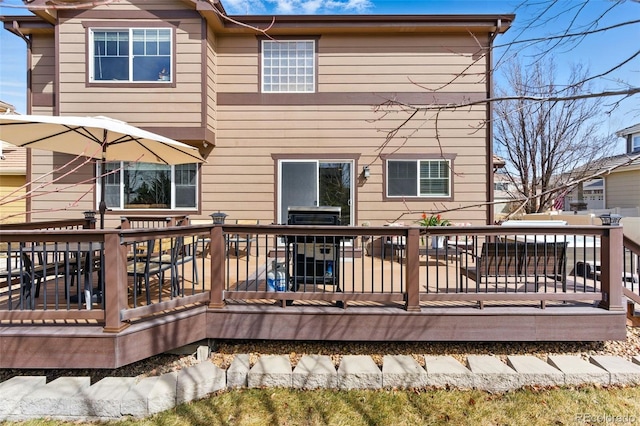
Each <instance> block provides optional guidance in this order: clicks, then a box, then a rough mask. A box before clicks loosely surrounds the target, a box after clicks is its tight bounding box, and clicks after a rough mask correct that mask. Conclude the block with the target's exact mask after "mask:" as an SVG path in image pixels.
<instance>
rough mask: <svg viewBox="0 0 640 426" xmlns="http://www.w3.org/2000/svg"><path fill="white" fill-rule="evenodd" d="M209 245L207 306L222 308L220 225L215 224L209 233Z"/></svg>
mask: <svg viewBox="0 0 640 426" xmlns="http://www.w3.org/2000/svg"><path fill="white" fill-rule="evenodd" d="M209 238H211V245H210V249H209V252H210V253H211V298H210V300H209V307H210V308H213V309H220V308H224V306H225V304H224V297H223V295H224V284H225V283H224V280H225V277H224V262H225V253H226V250H225V241H224V233H223V232H222V225H215V226H213V227H212V228H211V233H210V234H209Z"/></svg>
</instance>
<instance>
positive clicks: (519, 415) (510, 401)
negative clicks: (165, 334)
mask: <svg viewBox="0 0 640 426" xmlns="http://www.w3.org/2000/svg"><path fill="white" fill-rule="evenodd" d="M23 424H25V425H42V426H44V425H62V424H65V423H62V422H54V421H44V420H38V421H28V422H25V423H23ZM68 424H71V423H68ZM72 424H76V425H77V424H79V423H78V422H74V423H72ZM108 424H109V425H172V426H173V425H348V426H352V425H444V424H449V425H527V426H532V425H545V426H546V425H575V424H577V425H592V424H630V425H632V424H640V387H633V388H596V387H581V388H571V389H570V388H554V389H521V390H517V391H512V392H507V393H501V394H490V393H487V392H483V391H477V390H472V391H458V390H427V391H425V390H421V391H417V390H416V391H392V390H379V391H364V390H363V391H359V390H358V391H331V390H318V391H296V390H290V389H240V390H234V391H228V392H222V393H219V394H216V395H212V396H211V397H209V398H207V399H203V400H200V401H194V402H192V403H189V404H183V405H180V406H178V407H176V408H175V409H173V410H169V411H166V412H162V413H159V414H157V415H155V416H151V417H149V418H146V419H126V420H122V421H118V422H109V423H108Z"/></svg>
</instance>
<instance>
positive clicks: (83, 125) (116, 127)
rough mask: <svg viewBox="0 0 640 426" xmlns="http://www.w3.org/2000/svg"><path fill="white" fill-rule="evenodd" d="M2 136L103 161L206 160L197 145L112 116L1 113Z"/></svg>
mask: <svg viewBox="0 0 640 426" xmlns="http://www.w3.org/2000/svg"><path fill="white" fill-rule="evenodd" d="M0 140H4V141H6V142H9V143H10V144H13V145H17V146H23V147H25V148H36V149H42V150H47V151H53V152H62V153H66V154H73V155H85V156H87V157H91V158H97V159H100V160H101V161H102V163H104V162H106V161H132V162H141V163H155V164H166V165H173V164H186V163H203V162H204V161H205V160H204V159H203V158H202V156H201V155H200V152H199V151H198V150H197V148H195V147H192V146H190V145H186V144H183V143H181V142H178V141H175V140H173V139H170V138H167V137H164V136H161V135H158V134H155V133H152V132H148V131H146V130H142V129H140V128H138V127H135V126H131V125H129V124H127V123H125V122H123V121H119V120H114V119H112V118H108V117H79V116H45V115H15V114H6V115H0ZM103 169H104V168H103ZM102 183H104V174H103V175H102ZM103 188H104V185H102V190H101V191H100V194H101V196H100V207H99V210H100V227H101V228H103V227H104V213H105V211H106V203H105V201H104V189H103Z"/></svg>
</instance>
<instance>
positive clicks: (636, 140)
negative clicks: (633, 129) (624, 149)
mask: <svg viewBox="0 0 640 426" xmlns="http://www.w3.org/2000/svg"><path fill="white" fill-rule="evenodd" d="M637 151H640V134H635V135H633V136H632V137H631V152H637Z"/></svg>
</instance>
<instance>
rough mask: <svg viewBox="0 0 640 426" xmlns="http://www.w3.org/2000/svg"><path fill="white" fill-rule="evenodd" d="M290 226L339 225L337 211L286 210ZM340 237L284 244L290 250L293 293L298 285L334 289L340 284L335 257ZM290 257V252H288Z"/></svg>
mask: <svg viewBox="0 0 640 426" xmlns="http://www.w3.org/2000/svg"><path fill="white" fill-rule="evenodd" d="M288 224H289V225H312V226H330V225H340V207H289V210H288ZM340 241H341V237H337V236H291V237H289V238H287V244H288V245H289V246H290V247H292V249H293V265H292V268H293V271H292V274H291V275H292V278H293V290H294V291H297V290H298V288H299V284H301V283H304V284H322V285H327V284H328V285H335V286H337V285H338V283H339V277H340V265H339V262H338V258H339V256H338V254H339V250H340ZM287 253H289V250H287Z"/></svg>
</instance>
